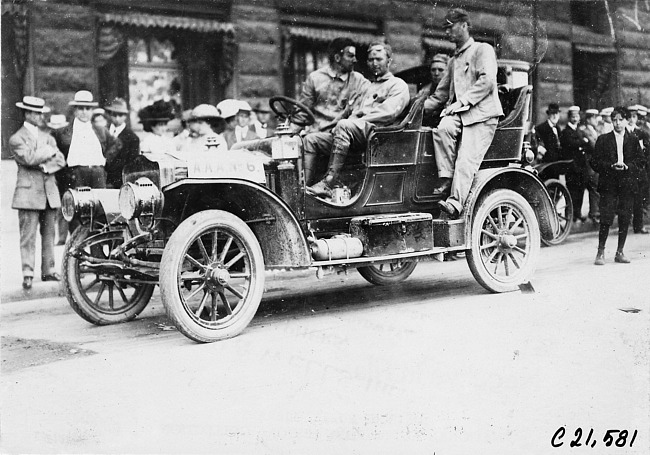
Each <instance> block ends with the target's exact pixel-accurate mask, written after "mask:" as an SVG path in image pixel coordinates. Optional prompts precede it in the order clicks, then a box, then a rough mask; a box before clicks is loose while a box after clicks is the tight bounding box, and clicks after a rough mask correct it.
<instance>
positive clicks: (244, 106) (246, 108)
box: [237, 100, 253, 112]
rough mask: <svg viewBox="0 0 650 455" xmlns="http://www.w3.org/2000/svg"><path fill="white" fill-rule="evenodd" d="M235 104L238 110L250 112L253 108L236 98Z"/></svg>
mask: <svg viewBox="0 0 650 455" xmlns="http://www.w3.org/2000/svg"><path fill="white" fill-rule="evenodd" d="M237 106H238V107H239V110H240V111H245V112H250V111H252V110H253V108H252V107H251V105H250V104H248V103H247V102H246V101H241V100H237Z"/></svg>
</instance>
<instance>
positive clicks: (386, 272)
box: [357, 260, 417, 286]
mask: <svg viewBox="0 0 650 455" xmlns="http://www.w3.org/2000/svg"><path fill="white" fill-rule="evenodd" d="M416 265H417V262H404V261H401V260H397V261H393V262H386V263H382V264H376V265H375V264H373V265H369V266H367V267H358V268H357V271H358V272H359V273H360V274H361V276H362V277H364V278H365V279H366V280H367V281H368V282H370V283H372V284H376V285H378V286H389V285H391V284H397V283H399V282H401V281H404V280H405V279H407V278H408V277H409V276H410V275H411V273H413V270H415V266H416Z"/></svg>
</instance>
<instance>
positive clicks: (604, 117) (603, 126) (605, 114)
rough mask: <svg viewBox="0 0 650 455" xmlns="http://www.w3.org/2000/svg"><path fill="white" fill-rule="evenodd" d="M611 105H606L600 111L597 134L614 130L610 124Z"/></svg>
mask: <svg viewBox="0 0 650 455" xmlns="http://www.w3.org/2000/svg"><path fill="white" fill-rule="evenodd" d="M613 110H614V108H613V107H606V108H604V109H602V110H601V111H600V119H601V121H600V123H599V124H598V134H606V133H610V132H612V131H613V130H614V126H613V125H612V118H611V115H612V111H613Z"/></svg>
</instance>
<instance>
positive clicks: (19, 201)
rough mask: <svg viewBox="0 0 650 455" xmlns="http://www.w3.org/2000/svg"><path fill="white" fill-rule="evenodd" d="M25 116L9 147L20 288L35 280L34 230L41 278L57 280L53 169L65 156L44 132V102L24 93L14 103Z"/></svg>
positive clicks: (56, 208)
mask: <svg viewBox="0 0 650 455" xmlns="http://www.w3.org/2000/svg"><path fill="white" fill-rule="evenodd" d="M16 106H17V107H18V108H20V109H21V110H22V111H23V113H24V116H25V123H23V126H22V127H21V128H20V129H19V130H18V131H17V132H16V133H14V134H13V135H12V136H11V137H10V138H9V148H10V150H11V154H12V156H13V158H14V159H15V160H16V163H17V165H18V175H17V178H16V190H15V192H14V198H13V203H12V205H11V206H12V208H14V209H16V210H18V227H19V230H20V257H21V261H22V270H23V284H22V285H23V288H24V289H31V287H32V282H33V280H34V266H35V254H36V232H37V230H38V226H39V224H40V232H41V280H43V281H59V279H60V277H59V275H58V273H56V268H55V266H54V233H55V232H54V231H55V226H56V214H57V211H59V209H60V207H61V199H60V197H59V190H58V188H57V185H56V178H55V177H54V172H56V171H57V170H59V169H61V168H62V167H63V166H65V158H64V157H63V154H62V153H61V152H60V151H59V149H58V148H57V146H56V142H55V141H54V138H53V137H52V136H50V135H49V134H47V133H46V132H45V131H43V130H42V129H41V128H44V127H45V117H44V115H45V114H46V113H48V112H49V111H50V109H49V108H48V107H46V106H45V101H44V100H43V99H41V98H37V97H34V96H26V97H24V98H23V100H22V102H18V103H16Z"/></svg>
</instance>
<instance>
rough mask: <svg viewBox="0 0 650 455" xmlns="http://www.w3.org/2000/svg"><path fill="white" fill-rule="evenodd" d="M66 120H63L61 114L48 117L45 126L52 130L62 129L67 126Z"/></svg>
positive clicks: (63, 117)
mask: <svg viewBox="0 0 650 455" xmlns="http://www.w3.org/2000/svg"><path fill="white" fill-rule="evenodd" d="M68 125H69V123H68V120H67V119H66V118H65V115H63V114H54V115H52V116H50V121H49V122H47V126H48V127H49V128H52V129H53V130H58V129H59V128H63V127H64V126H68Z"/></svg>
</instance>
